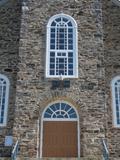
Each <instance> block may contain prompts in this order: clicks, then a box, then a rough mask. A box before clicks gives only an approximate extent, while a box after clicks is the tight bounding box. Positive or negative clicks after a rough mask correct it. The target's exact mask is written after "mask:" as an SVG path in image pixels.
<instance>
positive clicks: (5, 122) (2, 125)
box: [0, 74, 10, 127]
mask: <svg viewBox="0 0 120 160" xmlns="http://www.w3.org/2000/svg"><path fill="white" fill-rule="evenodd" d="M0 78H2V79H4V80H5V81H6V93H5V106H4V118H3V123H0V127H4V126H6V124H7V111H8V98H9V86H10V82H9V79H8V78H7V77H6V76H5V75H2V74H0ZM1 105H2V103H1ZM0 112H1V110H0ZM0 114H1V113H0Z"/></svg>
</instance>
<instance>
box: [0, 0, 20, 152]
mask: <svg viewBox="0 0 120 160" xmlns="http://www.w3.org/2000/svg"><path fill="white" fill-rule="evenodd" d="M20 15H21V14H20V4H19V3H18V2H17V1H15V0H10V1H8V2H6V3H4V5H2V6H1V5H0V74H5V75H6V76H7V77H8V79H9V80H10V95H9V106H8V117H7V126H6V127H0V146H1V145H3V146H4V138H5V136H6V135H7V136H8V135H12V132H13V130H12V129H13V122H14V117H15V112H14V111H15V97H16V75H17V64H18V58H17V57H18V50H19V31H20V18H21V16H20ZM5 152H6V150H5ZM1 154H2V152H1ZM9 155H10V154H9Z"/></svg>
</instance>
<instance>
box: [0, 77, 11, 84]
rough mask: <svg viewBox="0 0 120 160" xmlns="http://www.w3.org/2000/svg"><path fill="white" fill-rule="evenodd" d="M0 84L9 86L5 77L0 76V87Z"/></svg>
mask: <svg viewBox="0 0 120 160" xmlns="http://www.w3.org/2000/svg"><path fill="white" fill-rule="evenodd" d="M2 84H3V85H10V83H9V80H8V78H7V77H6V76H5V75H3V74H0V85H2Z"/></svg>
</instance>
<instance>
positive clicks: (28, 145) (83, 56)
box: [14, 0, 105, 159]
mask: <svg viewBox="0 0 120 160" xmlns="http://www.w3.org/2000/svg"><path fill="white" fill-rule="evenodd" d="M27 5H28V8H29V11H27V10H23V13H22V22H21V31H20V47H19V65H18V68H19V71H18V75H17V92H16V112H15V123H14V137H15V139H16V138H19V139H20V145H21V150H20V151H21V152H20V154H21V157H22V156H24V157H36V154H37V153H38V154H40V138H39V137H40V134H41V132H39V134H38V120H39V121H40V122H41V115H42V112H43V110H44V108H45V107H46V106H47V105H48V104H49V103H50V102H54V101H56V100H65V101H67V102H71V103H72V104H73V105H74V106H75V107H76V109H77V111H78V113H79V115H80V146H81V147H80V148H81V151H80V152H81V157H85V158H86V159H87V158H89V157H92V159H94V158H96V159H101V151H100V148H101V144H100V139H101V138H102V137H104V134H105V130H104V119H105V117H104V111H105V109H104V105H105V96H104V95H105V92H104V82H105V81H104V77H105V71H104V54H103V28H102V10H101V2H100V1H97V0H86V1H85V0H81V1H74V0H61V1H59V0H50V1H48V0H32V1H28V2H27ZM24 9H25V8H24ZM61 12H63V13H65V14H68V15H71V16H72V17H73V18H74V19H75V20H76V22H77V24H78V51H79V56H78V60H79V78H78V79H72V80H70V88H61V89H59V88H58V89H55V90H52V89H51V80H50V79H46V78H45V51H46V25H47V22H48V20H49V18H50V17H51V16H53V15H55V14H58V13H61ZM39 128H40V129H41V123H40V124H39ZM37 142H39V145H38V146H37Z"/></svg>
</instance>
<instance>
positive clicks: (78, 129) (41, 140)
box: [40, 100, 80, 158]
mask: <svg viewBox="0 0 120 160" xmlns="http://www.w3.org/2000/svg"><path fill="white" fill-rule="evenodd" d="M55 103H66V104H68V105H70V106H71V107H72V108H73V109H74V110H75V112H76V115H77V118H76V119H73V120H72V118H68V121H77V135H78V158H80V125H79V114H78V111H77V109H76V108H75V107H74V106H73V105H72V104H71V103H69V102H67V101H64V100H57V101H54V102H51V103H49V105H48V106H47V107H46V108H45V109H44V110H43V113H42V117H41V134H40V158H42V147H43V122H44V121H45V119H44V114H45V111H46V110H47V109H48V108H49V107H50V106H51V105H53V104H55ZM46 120H47V119H46ZM53 120H54V119H51V121H53ZM58 120H60V121H65V119H61V118H60V119H58ZM48 121H50V119H49V120H48ZM55 121H57V119H55Z"/></svg>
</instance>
